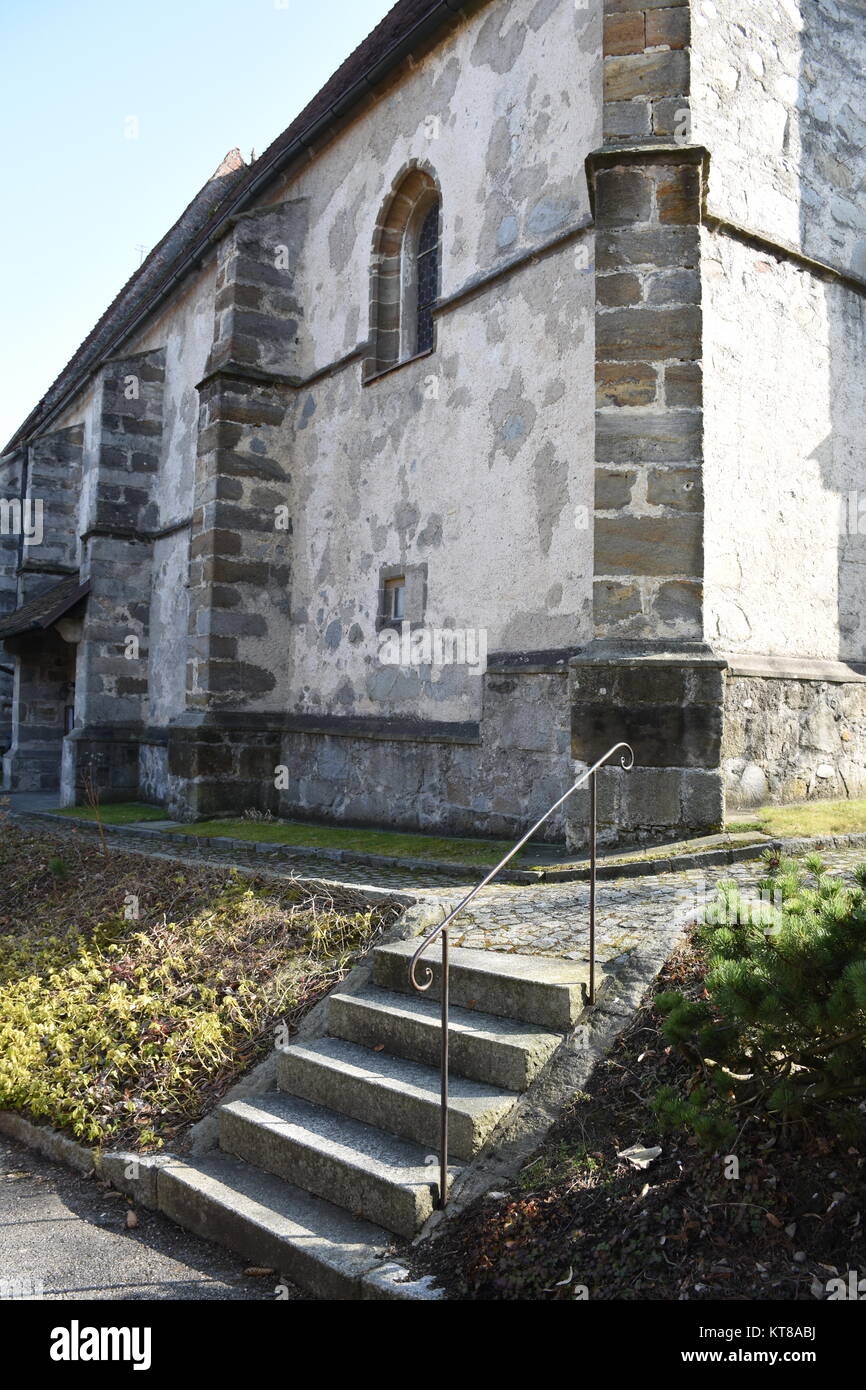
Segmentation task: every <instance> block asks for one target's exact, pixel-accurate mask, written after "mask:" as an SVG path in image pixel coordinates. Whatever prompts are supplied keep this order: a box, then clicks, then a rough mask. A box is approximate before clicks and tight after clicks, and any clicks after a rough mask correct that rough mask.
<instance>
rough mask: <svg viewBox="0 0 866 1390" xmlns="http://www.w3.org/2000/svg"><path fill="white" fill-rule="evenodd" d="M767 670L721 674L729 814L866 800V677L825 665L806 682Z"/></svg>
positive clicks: (733, 670) (743, 669)
mask: <svg viewBox="0 0 866 1390" xmlns="http://www.w3.org/2000/svg"><path fill="white" fill-rule="evenodd" d="M752 664H753V665H754V664H755V663H752ZM780 664H781V663H780ZM792 665H793V663H792ZM801 666H802V663H801ZM822 667H823V668H824V669H823V674H824V678H823V679H821V678H820V676H821V674H822ZM769 669H770V668H769V667H766V668H765V673H764V674H763V675H761V674H753V673H750V672H749V671H748V667H747V666H746V667H744V666H737V665H732V667H731V668H730V669H729V670H728V671H727V673H726V679H725V685H724V734H723V737H722V748H721V759H722V772H723V775H724V785H725V800H726V804H727V808H728V811H729V812H730V811H731V810H740V809H746V808H748V807H751V806H760V805H765V804H767V803H773V802H775V803H783V802H792V801H806V800H809V801H812V800H837V799H839V800H841V799H844V798H846V797H859V796H864V795H866V676H863V675H860V674H858V672H857V671H856V670H853V669H852V668H851V667H846V666H842V665H841V664H836V663H830V662H826V663H817V662H816V663H814V672H813V675H812V676H811V677H810V676H808V675H807V674H805V672H804V673H803V674H802V675H800V676H799V677H796V676H794V675H793V674H783V672H782V670H780V669H778V668H777V670H776V672H775V674H769V673H768V672H769Z"/></svg>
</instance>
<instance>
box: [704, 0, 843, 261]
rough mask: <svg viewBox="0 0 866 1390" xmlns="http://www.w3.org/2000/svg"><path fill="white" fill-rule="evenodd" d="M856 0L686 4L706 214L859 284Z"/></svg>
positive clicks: (742, 0) (728, 0)
mask: <svg viewBox="0 0 866 1390" xmlns="http://www.w3.org/2000/svg"><path fill="white" fill-rule="evenodd" d="M864 71H866V6H864V4H863V0H692V112H693V122H692V138H693V139H694V141H695V142H696V143H698V144H703V145H706V146H707V147H708V149H709V150H710V152H711V156H712V160H711V167H710V189H709V200H708V201H709V208H710V211H711V212H714V213H716V214H717V215H718V216H721V217H725V218H727V219H729V220H731V221H734V222H738V223H740V224H741V225H743V226H746V227H748V228H749V229H750V230H753V231H758V232H761V233H763V234H764V235H765V236H769V237H776V238H779V239H781V240H784V241H786V242H788V243H790V244H791V245H794V246H796V247H798V248H801V249H803V250H805V251H806V252H807V253H808V254H809V255H812V256H814V257H816V259H821V260H825V261H829V262H830V263H831V264H833V265H835V266H838V267H839V268H840V269H843V270H850V271H854V272H855V273H857V274H859V275H861V276H864V277H866V197H864V193H866V160H864V156H863V149H864V146H866V102H864V97H863V74H864Z"/></svg>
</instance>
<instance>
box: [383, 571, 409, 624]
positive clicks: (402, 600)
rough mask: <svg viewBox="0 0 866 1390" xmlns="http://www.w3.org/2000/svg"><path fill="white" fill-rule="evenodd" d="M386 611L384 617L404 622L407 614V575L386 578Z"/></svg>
mask: <svg viewBox="0 0 866 1390" xmlns="http://www.w3.org/2000/svg"><path fill="white" fill-rule="evenodd" d="M384 600H385V602H384V611H383V613H382V617H383V618H385V619H386V620H387V621H388V622H392V623H402V621H403V619H404V618H405V616H406V576H405V575H399V576H398V578H396V579H386V580H385V585H384Z"/></svg>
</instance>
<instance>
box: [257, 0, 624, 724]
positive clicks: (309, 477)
mask: <svg viewBox="0 0 866 1390" xmlns="http://www.w3.org/2000/svg"><path fill="white" fill-rule="evenodd" d="M600 38H601V5H600V3H599V2H598V0H593V3H592V4H590V5H588V6H586V7H576V6H575V5H574V3H573V0H511V3H509V4H507V5H506V4H504V3H497V4H493V5H490V6H488V7H486V8H485V9H484V10H482V11H481V12H480V13H479V14H478V15H477V16H475V17H474V18H472V19H471V20H470V21H468V22H466V23H465V24H464V25H462V26H461V28H460V29H459V30H458V31H457V32H456V33H455V35H454V36H453V37H451V38H450V39H449V40H448V42H446V43H444V44H443V45H442V46H441V47H440V48H439V49H437V50H436V51H435V52H434V53H433V54H431V55H430V57H429V58H428V59H426V60H425V61H424V63H423V64H421V65H420V66H419V67H418V68H417V69H416V70H414V71H413V72H412V73H410V74H409V75H408V76H407V77H406V78H405V80H404V81H403V82H402V83H401V85H400V86H399V87H398V88H396V89H395V90H393V91H392V92H391V93H389V95H388V96H387V97H386V98H385V99H384V100H383V101H382V102H380V103H378V104H377V105H376V106H375V107H374V108H373V109H372V110H371V111H370V112H369V113H368V114H366V115H365V116H364V117H363V118H361V119H359V120H358V121H357V122H355V123H354V124H353V126H352V127H351V128H350V129H349V130H348V131H346V132H345V133H344V134H343V135H342V136H341V137H340V139H339V140H338V141H336V142H335V143H334V144H333V145H332V146H331V147H330V148H329V149H328V150H326V151H325V152H324V153H323V154H322V155H321V156H320V157H319V158H318V159H317V160H316V161H315V162H314V163H312V164H311V165H310V166H309V168H307V169H306V170H304V171H303V172H302V173H301V174H300V175H299V176H298V177H296V178H294V179H293V180H292V181H291V183H289V184H288V185H286V186H285V187H284V189H283V190H282V192H283V194H284V196H287V197H292V198H305V199H307V200H308V202H309V226H310V229H311V230H310V233H309V236H308V238H307V242H306V244H305V248H304V251H303V254H302V256H301V263H300V297H301V299H302V302H303V304H304V324H303V327H302V334H301V359H302V362H303V370H305V371H307V372H309V371H312V370H313V369H315V368H317V367H321V366H324V365H326V364H327V363H328V362H330V361H334V360H336V359H338V358H339V357H340V356H341V355H343V354H344V353H346V352H348V351H350V350H351V349H352V348H354V347H355V346H356V345H357V344H358V342H359V341H364V340H365V339H366V337H367V335H368V332H369V323H368V310H369V303H368V301H369V273H370V256H371V248H372V244H373V235H374V228H375V225H376V222H377V219H378V217H379V214H380V210H381V208H382V206H383V203H384V201H385V199H386V197H387V196H388V193H389V190H390V189H391V187H392V185H393V183H394V181H395V180H396V179H397V178H398V177H399V175H400V173H401V171H403V170H405V168H406V167H407V166H408V165H409V164H410V162H412V161H418V162H423V163H425V164H426V165H427V166H428V167H432V169H433V170H434V171H435V174H436V177H437V178H438V180H439V183H440V187H441V190H442V200H443V222H442V225H443V243H442V284H441V294H442V297H443V298H447V296H448V295H449V294H451V293H453V292H454V291H456V290H458V289H460V288H462V287H463V286H464V285H465V284H466V283H467V282H469V281H471V280H472V279H474V278H475V277H477V276H478V275H480V274H483V273H485V272H487V271H489V270H492V269H495V268H496V267H497V266H498V265H501V264H502V263H504V262H505V261H507V260H509V259H511V258H512V257H514V256H517V255H519V254H520V253H521V252H523V251H526V250H528V249H530V248H532V247H533V246H539V245H541V244H543V243H544V242H546V241H547V240H548V239H549V238H550V237H552V236H555V234H556V233H557V232H558V231H562V230H564V229H565V228H567V227H569V226H571V225H573V224H574V223H576V222H579V221H581V220H583V219H585V218H587V217H588V215H589V207H588V198H587V188H586V178H585V173H584V158H585V156H586V154H587V153H588V152H589V150H591V149H592V148H594V147H596V146H597V145H598V144H599V143H600V138H601V136H600V103H601V72H600V46H601V45H600ZM431 132H433V134H432V138H431ZM585 250H586V248H585V246H584V247H583V252H584V254H585ZM586 264H587V262H586V259H584V260H582V261H580V262H578V260H577V258H576V244H572V245H570V246H567V247H565V248H563V249H562V250H561V251H560V252H557V253H556V254H555V255H553V256H551V257H549V258H548V259H546V260H543V261H541V262H539V263H537V264H535V265H533V266H531V267H529V268H527V269H524V270H523V271H521V272H520V273H519V274H517V275H515V276H513V277H508V278H505V279H503V280H501V281H499V282H498V283H497V284H496V285H495V286H494V287H493V288H491V289H490V290H488V291H487V292H485V293H484V294H483V295H481V296H479V297H477V298H475V299H473V300H471V301H468V302H466V303H464V304H462V305H461V306H459V307H458V308H457V309H456V310H454V311H453V312H450V313H448V314H446V315H444V316H442V317H441V318H440V319H439V320H438V330H437V331H438V350H437V352H436V353H435V354H434V355H433V356H431V357H428V358H425V359H422V360H420V361H418V362H416V363H414V364H411V365H409V366H406V367H403V368H401V369H400V370H398V371H397V372H396V373H394V374H393V375H391V376H388V377H385V378H383V379H382V380H380V381H378V382H377V383H375V384H374V385H371V386H368V387H362V385H361V375H360V368H359V366H358V364H357V363H355V364H353V365H352V366H351V367H349V368H347V369H344V370H343V371H342V372H340V373H339V374H338V375H336V376H334V377H331V378H329V379H326V380H325V381H323V382H321V383H320V384H318V385H316V386H315V387H314V388H313V389H312V390H311V391H310V392H309V393H308V394H304V395H302V396H301V397H300V398H299V400H298V410H297V412H296V420H297V434H296V437H295V440H294V441H293V443H292V446H291V448H292V454H293V466H292V472H293V474H294V476H295V479H296V485H297V488H298V493H297V498H296V507H295V512H296V515H295V517H294V528H295V535H294V552H293V583H292V599H293V614H292V626H291V630H290V633H289V634H287V635H288V636H289V639H290V642H291V653H292V660H291V669H292V690H293V704H294V706H295V708H297V709H300V710H327V711H329V712H332V713H344V714H367V713H369V714H372V713H376V714H398V715H399V714H403V715H415V716H418V717H423V718H435V719H461V718H472V717H477V716H478V715H479V714H480V702H481V681H480V677H478V676H477V675H472V674H467V672H466V670H465V669H463V668H451V669H447V668H446V669H445V670H444V671H442V672H439V673H436V672H433V673H431V672H429V671H427V672H421V673H420V675H419V673H418V672H417V671H411V672H405V671H403V672H401V671H395V670H394V669H393V668H383V667H382V665H381V664H380V663H379V661H378V660H377V640H376V631H375V619H376V609H377V601H378V582H379V569H380V566H382V565H414V564H419V563H426V564H427V566H428V601H427V609H426V614H425V622H426V624H427V625H428V626H437V627H443V626H453V627H457V628H473V629H479V628H481V629H484V631H485V633H486V636H487V641H488V645H489V649H490V650H491V651H493V650H535V649H543V648H553V647H561V646H575V645H580V644H582V643H584V642H586V641H588V640H589V639H590V638H591V635H592V630H591V589H592V534H591V529H590V526H589V525H587V524H586V519H587V518H591V516H592V475H593V410H594V385H593V375H594V373H593V315H594V302H593V288H594V287H593V277H592V275H591V274H586V273H585V268H586ZM431 390H435V391H438V398H436V399H430V398H429V393H430V391H431ZM576 519H577V520H578V524H577V525H576V524H575V523H576ZM581 519H582V520H583V523H584V524H583V526H582V527H581V525H580V521H581Z"/></svg>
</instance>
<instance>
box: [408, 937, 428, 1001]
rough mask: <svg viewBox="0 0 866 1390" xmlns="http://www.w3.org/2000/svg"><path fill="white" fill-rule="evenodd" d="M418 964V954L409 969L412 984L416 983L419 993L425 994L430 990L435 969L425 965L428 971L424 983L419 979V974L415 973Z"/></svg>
mask: <svg viewBox="0 0 866 1390" xmlns="http://www.w3.org/2000/svg"><path fill="white" fill-rule="evenodd" d="M425 944H426V943H425ZM417 964H418V956H417V955H416V956H415V958H414V959H413V961H412V968H411V969H410V971H409V979H410V980H411V981H412V984H413V985H414V987H415V989H417V990H418V993H419V994H423V993H424V991H425V990H428V989H429V988H430V986H431V985H432V983H433V971H432V970H431V969H430V966H429V965H425V966H424V969H425V970H426V972H427V973H426V975H425V976H424V982H423V984H422V983H421V981H420V980H419V979H418V976H417V975H416V974H415V967H416V966H417Z"/></svg>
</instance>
